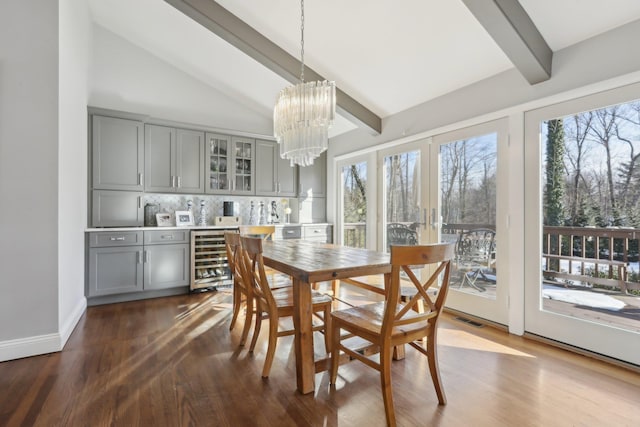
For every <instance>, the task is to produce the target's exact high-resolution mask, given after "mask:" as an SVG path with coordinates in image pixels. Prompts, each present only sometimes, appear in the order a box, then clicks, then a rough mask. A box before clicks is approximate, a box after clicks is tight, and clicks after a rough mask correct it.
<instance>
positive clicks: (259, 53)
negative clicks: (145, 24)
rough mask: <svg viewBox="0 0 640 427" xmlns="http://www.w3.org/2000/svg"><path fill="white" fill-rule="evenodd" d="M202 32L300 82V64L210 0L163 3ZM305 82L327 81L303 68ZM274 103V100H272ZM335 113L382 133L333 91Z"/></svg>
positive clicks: (373, 119) (368, 114) (376, 120)
mask: <svg viewBox="0 0 640 427" xmlns="http://www.w3.org/2000/svg"><path fill="white" fill-rule="evenodd" d="M165 1H166V2H167V3H169V4H170V5H172V6H173V7H175V8H176V9H178V10H180V11H181V12H182V13H184V14H185V15H187V16H189V17H190V18H191V19H193V20H194V21H196V22H198V23H200V24H201V25H203V26H204V27H205V28H207V29H209V30H210V31H211V32H213V33H214V34H216V35H217V36H218V37H220V38H222V39H223V40H226V41H227V42H228V43H230V44H231V45H232V46H234V47H236V48H238V49H240V50H241V51H242V52H244V53H245V54H247V55H249V56H250V57H251V58H253V59H255V60H256V61H258V62H259V63H261V64H262V65H264V66H265V67H267V68H268V69H270V70H271V71H273V72H275V73H276V74H278V75H279V76H281V77H282V78H284V79H285V80H287V81H289V82H291V83H296V84H297V83H299V82H300V75H299V72H300V61H299V60H298V59H297V58H295V57H294V56H292V55H290V54H289V53H287V52H286V51H285V50H284V49H282V48H281V47H280V46H278V45H276V44H275V43H273V42H272V41H271V40H269V39H268V38H266V37H265V36H263V35H262V34H260V33H259V32H257V31H256V30H255V29H253V28H252V27H251V26H249V25H248V24H247V23H246V22H244V21H242V20H241V19H240V18H238V17H237V16H235V15H234V14H232V13H231V12H229V11H228V10H227V9H225V8H223V7H222V6H220V5H219V4H218V3H216V2H215V1H213V0H165ZM304 76H305V80H307V78H308V81H313V80H326V79H325V78H324V77H322V76H320V75H319V74H318V73H316V72H315V71H314V70H312V69H311V68H309V67H307V66H306V65H305V68H304ZM273 102H274V103H275V99H274V100H273ZM336 109H337V110H338V112H339V113H340V114H341V115H342V116H344V117H345V118H346V119H348V120H349V121H351V122H353V123H354V124H356V125H357V126H359V127H363V128H365V129H367V130H369V131H370V132H371V133H373V134H380V133H381V131H382V120H381V119H380V117H378V116H377V115H376V114H375V113H373V112H372V111H371V110H369V109H368V108H366V107H365V106H363V105H362V104H360V103H359V102H358V101H356V100H355V99H353V98H351V97H350V96H349V95H347V94H346V93H344V92H343V91H342V90H340V89H339V88H338V87H336Z"/></svg>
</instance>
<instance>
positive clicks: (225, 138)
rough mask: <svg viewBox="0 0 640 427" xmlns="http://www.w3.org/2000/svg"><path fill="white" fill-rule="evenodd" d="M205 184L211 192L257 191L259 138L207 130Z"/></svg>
mask: <svg viewBox="0 0 640 427" xmlns="http://www.w3.org/2000/svg"><path fill="white" fill-rule="evenodd" d="M205 150H206V151H205V170H206V172H205V184H206V193H209V194H240V195H253V194H255V191H256V190H255V170H256V169H255V168H256V150H255V140H253V139H251V138H244V137H238V136H229V135H220V134H214V133H207V134H206V144H205Z"/></svg>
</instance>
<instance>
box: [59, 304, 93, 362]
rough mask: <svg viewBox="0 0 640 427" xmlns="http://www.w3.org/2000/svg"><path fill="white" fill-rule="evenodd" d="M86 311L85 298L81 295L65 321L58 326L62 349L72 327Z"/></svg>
mask: <svg viewBox="0 0 640 427" xmlns="http://www.w3.org/2000/svg"><path fill="white" fill-rule="evenodd" d="M85 311H87V298H85V297H82V298H80V300H79V301H78V303H77V304H76V306H75V307H74V309H73V311H72V312H71V314H70V315H69V316H68V317H67V319H66V321H65V322H64V323H63V322H61V323H63V324H62V326H61V328H60V349H59V350H62V349H63V348H64V346H65V344H66V343H67V340H68V339H69V337H70V336H71V333H72V332H73V329H74V328H75V327H76V325H77V324H78V322H79V321H80V318H81V317H82V315H83V314H84V312H85Z"/></svg>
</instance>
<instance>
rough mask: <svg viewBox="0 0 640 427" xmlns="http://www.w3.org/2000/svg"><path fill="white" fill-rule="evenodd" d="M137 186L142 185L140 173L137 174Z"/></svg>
mask: <svg viewBox="0 0 640 427" xmlns="http://www.w3.org/2000/svg"><path fill="white" fill-rule="evenodd" d="M138 185H142V173H140V172H139V173H138Z"/></svg>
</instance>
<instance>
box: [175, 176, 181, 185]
mask: <svg viewBox="0 0 640 427" xmlns="http://www.w3.org/2000/svg"><path fill="white" fill-rule="evenodd" d="M176 178H177V179H178V185H177V187H178V188H180V187H182V183H181V179H180V177H179V176H178V177H176Z"/></svg>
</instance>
